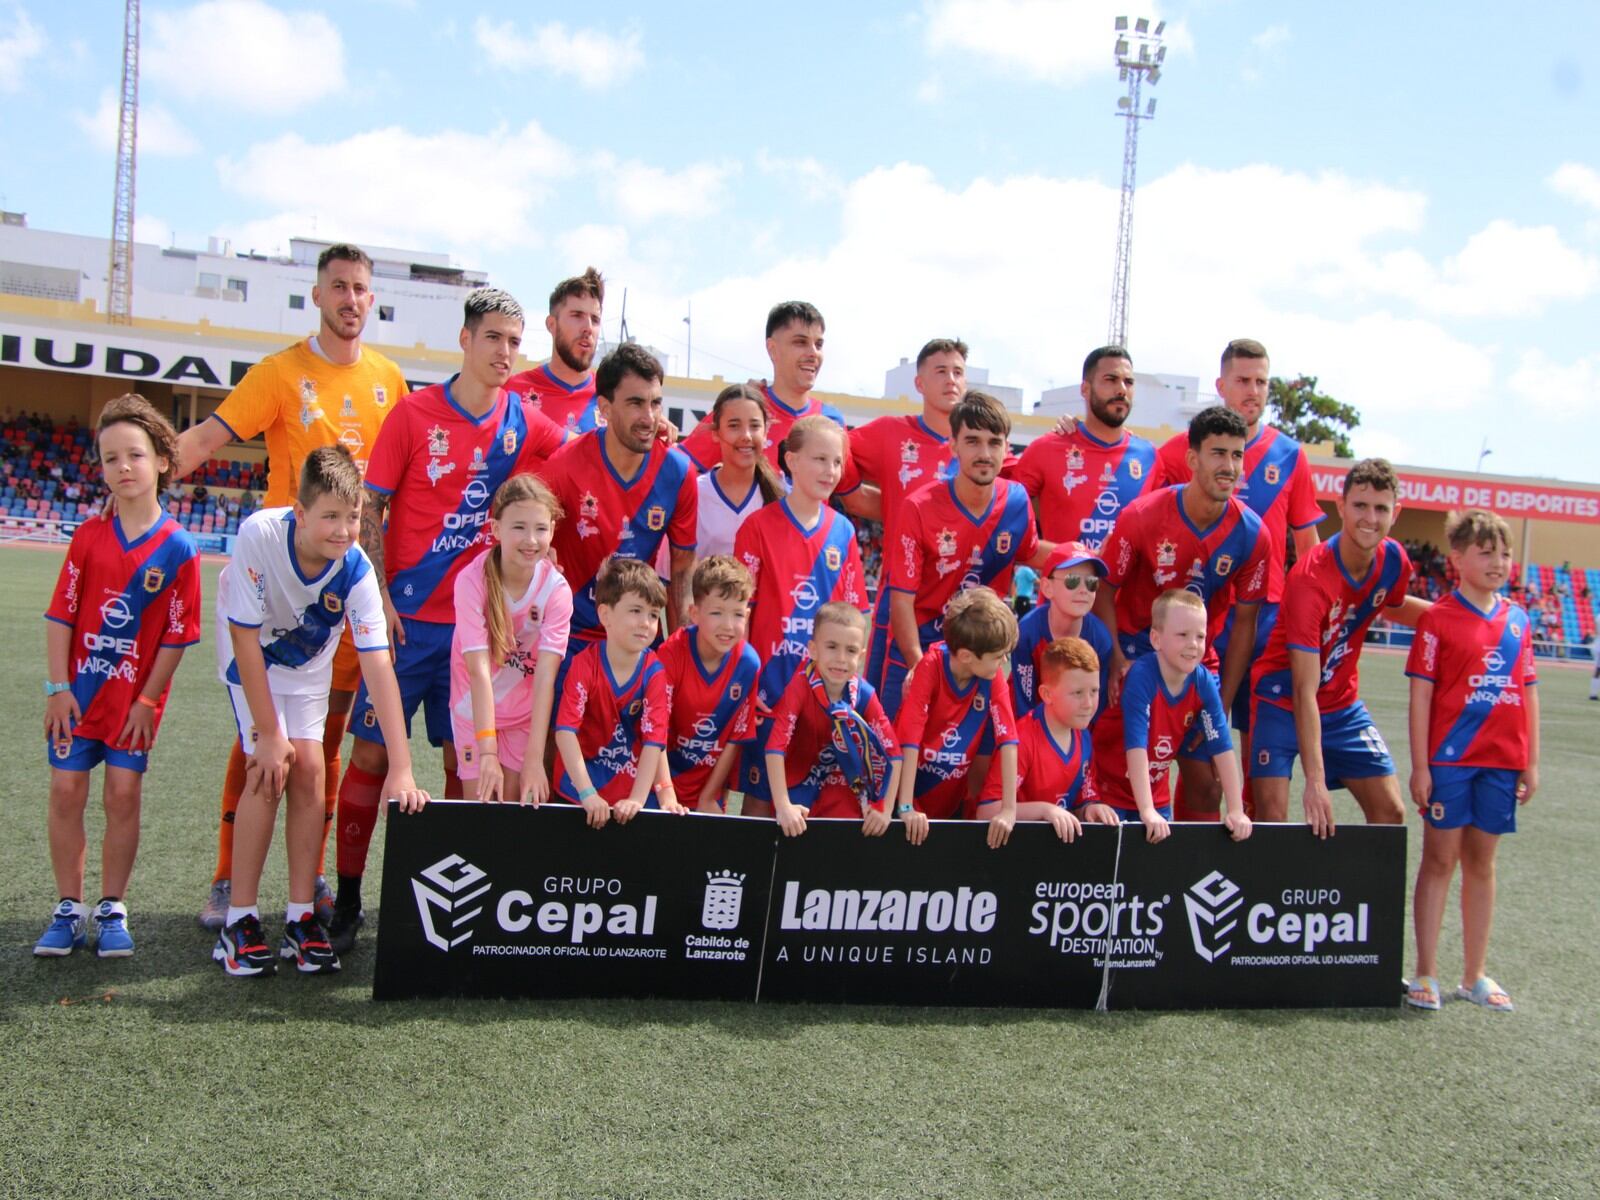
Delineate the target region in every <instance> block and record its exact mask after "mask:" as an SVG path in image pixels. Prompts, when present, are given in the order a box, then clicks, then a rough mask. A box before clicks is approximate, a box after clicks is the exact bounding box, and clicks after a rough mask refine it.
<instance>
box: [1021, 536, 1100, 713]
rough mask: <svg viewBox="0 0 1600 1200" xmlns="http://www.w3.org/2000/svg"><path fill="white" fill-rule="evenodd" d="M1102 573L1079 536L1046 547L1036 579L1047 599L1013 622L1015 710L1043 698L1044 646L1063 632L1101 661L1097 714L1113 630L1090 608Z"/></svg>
mask: <svg viewBox="0 0 1600 1200" xmlns="http://www.w3.org/2000/svg"><path fill="white" fill-rule="evenodd" d="M1105 574H1106V564H1105V563H1103V562H1102V561H1101V560H1100V559H1099V558H1097V557H1095V555H1094V553H1093V551H1091V550H1090V549H1089V548H1088V547H1087V546H1085V545H1084V544H1083V543H1082V542H1060V543H1058V544H1057V545H1056V547H1055V548H1054V549H1053V550H1051V551H1050V557H1049V558H1047V559H1045V563H1044V571H1043V573H1042V574H1041V575H1040V584H1039V586H1040V590H1041V592H1042V593H1043V594H1044V601H1045V602H1044V603H1043V604H1042V605H1040V606H1039V607H1038V608H1035V609H1034V610H1033V611H1032V612H1030V613H1029V614H1028V615H1027V616H1025V617H1023V618H1022V620H1021V621H1019V622H1017V648H1016V649H1015V650H1013V651H1012V652H1011V662H1012V667H1011V696H1012V700H1013V701H1014V702H1015V705H1016V711H1017V712H1019V713H1029V712H1032V711H1033V710H1034V709H1035V708H1036V707H1037V706H1038V705H1039V704H1040V702H1041V699H1042V698H1041V695H1040V689H1039V681H1040V680H1041V679H1042V678H1043V662H1044V654H1045V651H1046V650H1048V649H1049V648H1050V646H1051V644H1052V643H1054V642H1056V641H1058V640H1059V639H1061V638H1064V637H1075V638H1082V639H1083V640H1084V641H1086V642H1088V643H1089V647H1090V649H1092V650H1093V651H1094V653H1095V657H1096V659H1097V660H1098V661H1099V663H1100V692H1101V696H1100V701H1099V706H1098V707H1096V709H1095V716H1099V713H1100V707H1103V706H1104V704H1105V685H1106V672H1107V671H1108V670H1109V669H1110V666H1111V631H1110V630H1109V629H1107V628H1106V627H1105V624H1104V622H1102V621H1101V620H1100V618H1099V617H1097V616H1095V615H1094V613H1093V612H1092V611H1091V610H1092V609H1093V608H1094V598H1095V593H1097V592H1098V591H1099V590H1100V581H1101V580H1102V579H1104V578H1105ZM1091 724H1093V722H1091Z"/></svg>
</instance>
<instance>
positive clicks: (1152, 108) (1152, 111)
mask: <svg viewBox="0 0 1600 1200" xmlns="http://www.w3.org/2000/svg"><path fill="white" fill-rule="evenodd" d="M1144 115H1145V116H1147V117H1153V116H1155V115H1156V98H1155V97H1154V96H1151V97H1150V103H1149V104H1146V105H1145V106H1144Z"/></svg>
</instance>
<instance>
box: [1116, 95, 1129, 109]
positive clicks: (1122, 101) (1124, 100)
mask: <svg viewBox="0 0 1600 1200" xmlns="http://www.w3.org/2000/svg"><path fill="white" fill-rule="evenodd" d="M1132 103H1133V101H1132V100H1130V99H1128V97H1126V96H1118V97H1117V107H1118V108H1127V107H1128V105H1130V104H1132Z"/></svg>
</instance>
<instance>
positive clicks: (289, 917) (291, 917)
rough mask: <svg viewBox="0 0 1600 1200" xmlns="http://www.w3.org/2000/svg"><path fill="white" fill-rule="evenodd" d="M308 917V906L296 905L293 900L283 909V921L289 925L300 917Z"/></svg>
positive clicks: (309, 908) (309, 907)
mask: <svg viewBox="0 0 1600 1200" xmlns="http://www.w3.org/2000/svg"><path fill="white" fill-rule="evenodd" d="M310 915H311V905H310V904H296V903H295V902H294V901H293V900H291V901H289V903H288V904H286V905H285V906H284V909H283V919H284V920H285V921H287V922H289V924H291V925H293V924H294V923H295V922H296V921H298V920H299V919H300V918H301V917H307V916H310Z"/></svg>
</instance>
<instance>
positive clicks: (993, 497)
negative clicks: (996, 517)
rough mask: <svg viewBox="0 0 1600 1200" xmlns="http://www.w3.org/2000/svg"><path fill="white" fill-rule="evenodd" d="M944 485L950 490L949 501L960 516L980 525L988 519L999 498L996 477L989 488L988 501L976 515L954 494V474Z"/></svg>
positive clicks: (998, 486)
mask: <svg viewBox="0 0 1600 1200" xmlns="http://www.w3.org/2000/svg"><path fill="white" fill-rule="evenodd" d="M944 486H945V487H946V488H947V489H948V490H949V492H950V502H951V503H952V504H954V505H955V506H956V511H957V512H959V513H960V514H961V515H962V516H964V517H966V519H967V520H969V521H971V522H972V523H973V524H974V525H982V524H983V523H984V522H985V521H987V520H988V519H989V514H990V513H992V512H993V511H994V506H995V502H996V501H997V500H999V499H1000V481H999V480H998V479H996V480H995V481H994V483H993V484H991V485H990V488H989V503H988V504H986V505H985V506H984V509H983V511H982V512H981V513H978V514H977V515H976V516H974V515H973V514H972V513H971V512H970V511H969V510H968V509H967V506H966V505H965V504H963V503H961V498H960V497H959V496H957V495H956V480H955V476H953V475H952V476H951V477H950V478H949V479H947V480H945V483H944Z"/></svg>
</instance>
